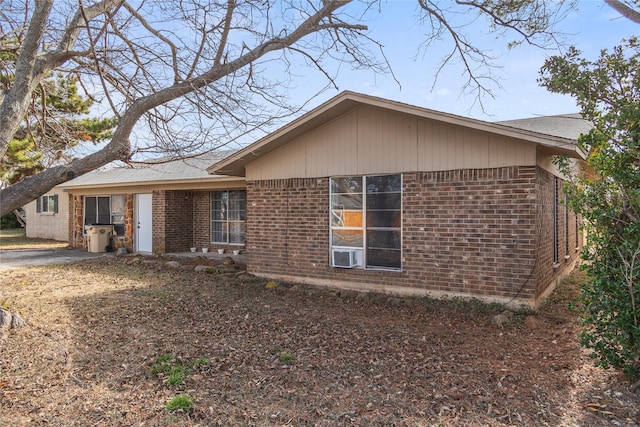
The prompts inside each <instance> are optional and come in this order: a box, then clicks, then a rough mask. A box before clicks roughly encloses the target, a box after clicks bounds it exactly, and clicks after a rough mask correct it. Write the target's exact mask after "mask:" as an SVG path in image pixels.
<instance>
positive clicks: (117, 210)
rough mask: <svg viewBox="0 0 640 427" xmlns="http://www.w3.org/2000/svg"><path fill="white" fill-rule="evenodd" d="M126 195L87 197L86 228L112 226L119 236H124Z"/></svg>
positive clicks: (85, 202) (85, 210) (85, 209)
mask: <svg viewBox="0 0 640 427" xmlns="http://www.w3.org/2000/svg"><path fill="white" fill-rule="evenodd" d="M124 211H125V199H124V195H111V196H85V198H84V226H85V229H86V227H87V226H88V225H96V224H112V225H113V228H114V229H115V234H116V235H117V236H124Z"/></svg>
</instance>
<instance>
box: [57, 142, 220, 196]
mask: <svg viewBox="0 0 640 427" xmlns="http://www.w3.org/2000/svg"><path fill="white" fill-rule="evenodd" d="M231 153H232V151H221V152H211V153H207V154H206V155H203V156H199V157H193V158H185V159H178V160H173V161H169V162H165V163H156V164H136V165H132V166H123V167H117V168H113V169H107V170H96V171H92V172H89V173H86V174H84V175H82V176H79V177H77V178H75V179H73V180H71V181H68V182H66V183H64V184H60V185H58V187H60V188H76V187H89V186H107V185H126V184H151V183H155V184H158V183H163V182H173V183H178V182H180V181H193V180H212V179H216V178H217V179H219V178H221V176H219V175H217V176H216V175H210V174H209V173H208V172H207V168H208V167H209V166H211V165H212V164H214V163H216V162H219V161H220V160H222V159H224V158H225V157H226V156H228V155H229V154H231Z"/></svg>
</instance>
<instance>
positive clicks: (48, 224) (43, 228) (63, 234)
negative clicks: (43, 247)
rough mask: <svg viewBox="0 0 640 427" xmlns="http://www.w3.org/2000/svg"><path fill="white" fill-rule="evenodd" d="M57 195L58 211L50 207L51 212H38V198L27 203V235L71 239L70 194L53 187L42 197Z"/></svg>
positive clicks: (41, 210) (63, 239)
mask: <svg viewBox="0 0 640 427" xmlns="http://www.w3.org/2000/svg"><path fill="white" fill-rule="evenodd" d="M54 195H55V196H57V212H53V209H48V210H49V211H50V212H43V209H42V208H41V209H40V212H38V209H37V205H38V202H37V201H36V200H34V201H32V202H31V203H29V204H27V205H26V206H25V207H24V209H25V212H26V215H27V226H26V235H27V237H39V238H43V239H53V240H62V241H65V242H66V241H68V240H69V194H68V193H66V192H63V191H62V190H58V189H55V188H54V189H53V190H51V191H50V192H49V193H47V194H45V195H44V196H41V197H40V204H41V205H42V204H43V203H42V198H43V197H48V196H54Z"/></svg>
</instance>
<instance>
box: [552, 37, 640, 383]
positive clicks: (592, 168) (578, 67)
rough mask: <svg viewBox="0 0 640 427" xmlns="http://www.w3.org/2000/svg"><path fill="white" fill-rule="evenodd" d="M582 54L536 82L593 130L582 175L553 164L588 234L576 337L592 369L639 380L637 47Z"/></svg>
mask: <svg viewBox="0 0 640 427" xmlns="http://www.w3.org/2000/svg"><path fill="white" fill-rule="evenodd" d="M580 55H581V52H580V51H578V50H576V49H571V50H570V51H569V52H567V53H566V54H565V55H563V56H555V57H552V58H550V59H548V60H547V61H546V62H545V65H544V67H543V69H542V72H541V73H542V77H541V79H540V83H541V84H542V85H543V86H545V87H546V88H547V89H549V90H550V91H551V92H556V93H562V94H569V95H571V96H573V97H574V98H575V99H576V101H577V103H578V105H579V106H580V108H581V110H582V115H583V117H584V118H585V119H587V120H589V121H591V122H592V123H593V125H594V127H593V129H592V130H591V131H590V132H589V133H588V134H586V135H583V136H582V137H581V138H580V139H579V143H580V145H581V147H582V148H583V149H584V150H585V152H586V153H587V161H586V163H587V165H588V167H587V168H586V169H583V170H582V171H577V170H576V169H575V168H574V167H573V166H572V163H571V162H570V161H569V160H568V159H566V158H560V159H558V161H557V162H558V164H559V165H560V166H561V169H562V170H563V171H564V172H565V173H566V174H568V176H570V179H569V181H568V183H567V186H566V192H567V197H568V198H569V202H570V204H571V206H572V207H573V209H574V210H575V211H577V212H579V213H581V214H582V216H583V219H584V223H585V231H586V235H587V244H586V246H585V250H584V251H583V254H582V257H583V260H584V261H585V262H584V263H583V268H584V270H585V271H586V272H587V273H588V280H587V282H586V284H585V285H584V286H583V289H582V295H581V299H580V303H581V306H582V310H583V311H582V314H583V318H582V321H583V324H584V329H583V331H582V333H581V335H580V338H581V343H582V345H583V346H585V347H587V348H589V349H591V350H593V352H592V357H593V358H594V359H596V365H597V366H601V367H603V368H605V369H607V368H609V367H613V368H616V369H621V370H622V371H623V372H624V373H625V375H626V376H627V377H628V378H629V379H632V380H634V379H640V150H639V149H640V44H639V43H638V40H637V39H636V38H631V39H630V40H627V41H623V42H622V44H621V45H620V46H616V47H615V48H614V49H612V50H611V51H608V50H603V51H601V53H600V57H599V58H598V59H597V60H595V61H589V60H586V59H584V58H581V56H580Z"/></svg>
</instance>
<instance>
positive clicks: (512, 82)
mask: <svg viewBox="0 0 640 427" xmlns="http://www.w3.org/2000/svg"><path fill="white" fill-rule="evenodd" d="M417 11H418V10H417V5H416V1H415V0H389V1H388V2H386V3H383V6H382V13H381V14H379V13H378V12H377V11H376V12H375V13H370V14H369V18H370V21H369V22H367V23H366V24H367V25H368V26H369V29H370V31H371V36H372V37H373V38H374V39H376V40H379V41H380V42H382V44H383V45H384V46H385V48H386V55H387V57H388V59H389V62H390V63H391V65H392V67H393V70H394V72H395V75H396V77H397V78H398V80H399V81H400V84H401V87H399V86H398V84H397V83H396V82H395V81H393V79H392V78H391V77H388V76H380V75H377V76H374V75H372V73H371V72H366V71H361V72H360V71H358V72H354V71H351V70H348V69H346V67H345V68H343V69H342V70H341V73H340V74H339V77H338V79H337V82H338V85H339V89H340V91H342V90H352V91H355V92H362V93H366V94H369V95H374V96H379V97H382V98H388V99H392V100H396V101H401V102H406V103H408V104H412V105H418V106H422V107H426V108H431V109H434V110H439V111H445V112H449V113H453V114H459V115H463V116H468V117H474V118H478V119H481V120H486V121H497V120H508V119H515V118H523V117H533V116H537V115H553V114H563V113H569V112H577V111H578V109H577V107H576V105H575V103H574V102H573V101H572V99H571V98H570V97H567V96H560V95H555V94H551V93H549V92H547V91H546V90H545V89H544V88H541V87H539V86H538V84H537V83H536V79H537V78H538V76H539V70H540V67H541V66H542V64H543V62H544V60H545V58H546V57H548V56H550V55H553V54H557V53H558V52H557V51H555V52H554V51H544V50H541V49H539V48H536V47H532V46H528V45H522V46H520V47H517V48H515V49H512V50H507V49H506V44H507V42H508V41H509V40H511V39H510V38H506V39H498V40H496V39H495V37H493V36H490V37H482V40H481V46H482V47H484V48H486V49H488V50H491V51H492V52H493V53H494V54H495V55H498V56H499V57H500V59H498V60H497V61H496V62H497V63H498V64H500V65H501V66H502V68H501V69H496V70H494V75H495V76H496V77H498V78H499V79H500V80H501V81H500V83H501V86H502V88H494V89H493V91H492V93H493V95H494V96H495V98H494V99H492V98H491V97H489V96H485V97H484V98H483V103H484V109H485V111H484V112H483V111H482V109H481V108H480V106H479V105H478V104H477V102H475V99H474V96H473V95H464V94H462V95H461V90H462V89H461V83H462V80H461V79H462V78H461V76H460V73H461V69H460V68H459V67H458V66H456V65H453V66H449V67H448V68H446V69H445V70H444V72H443V73H441V75H440V77H439V78H438V82H437V84H436V86H435V87H432V85H433V82H434V74H435V71H436V69H437V67H438V65H439V61H440V59H441V58H442V56H443V55H444V53H445V51H446V50H447V46H446V45H445V44H444V43H438V42H435V43H433V44H432V46H431V47H430V48H429V49H428V50H427V51H426V53H425V52H419V51H418V45H419V42H420V41H421V40H423V39H424V36H423V34H424V32H425V31H426V29H424V28H421V27H420V26H419V25H418V24H417V23H416V22H417V19H416V16H417ZM558 28H559V29H560V30H561V31H562V32H564V33H566V34H567V36H566V42H567V45H570V44H572V45H575V46H577V47H578V48H579V49H580V50H582V51H583V53H584V56H585V57H587V58H589V59H595V58H596V57H597V56H598V54H599V52H600V50H601V49H603V48H611V47H613V46H615V45H616V44H619V43H620V41H621V40H622V39H623V38H628V37H629V36H631V35H634V34H638V30H639V29H640V26H639V25H638V24H634V23H632V22H631V21H629V20H627V19H626V18H622V17H621V16H620V15H619V14H618V13H617V12H616V11H614V10H613V9H612V8H610V7H609V6H607V5H606V4H605V3H604V2H603V1H600V0H582V1H580V2H579V10H578V11H575V12H571V13H570V14H569V15H568V16H567V17H566V18H565V19H564V20H563V21H561V23H560V24H559V26H558ZM469 31H470V32H474V34H477V35H478V36H481V35H482V33H483V32H484V33H486V31H487V26H486V21H483V20H481V21H479V22H478V23H477V25H476V27H474V28H473V29H470V30H469ZM512 38H513V36H512ZM416 56H418V57H417V58H416ZM293 90H299V91H300V93H301V94H302V93H304V92H305V91H304V89H303V88H299V87H298V88H295V89H293ZM337 93H338V92H337V91H335V90H330V91H327V92H325V93H323V94H322V95H321V96H319V97H318V98H316V99H315V100H314V101H313V102H312V103H311V104H310V105H309V107H315V106H317V105H318V104H320V103H321V102H323V101H326V100H327V99H329V98H331V97H333V96H335V95H336V94H337Z"/></svg>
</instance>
